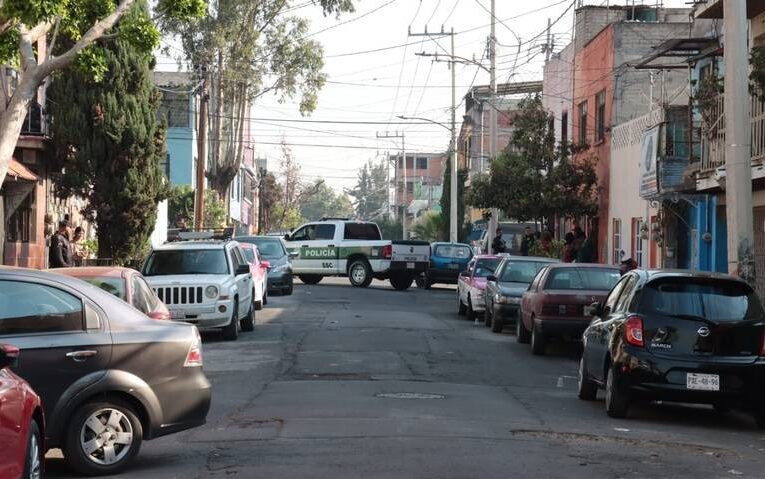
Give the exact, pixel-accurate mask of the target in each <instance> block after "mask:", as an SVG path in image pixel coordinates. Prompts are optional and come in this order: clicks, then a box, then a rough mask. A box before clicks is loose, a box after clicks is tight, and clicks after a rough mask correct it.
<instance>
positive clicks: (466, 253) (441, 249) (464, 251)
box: [433, 244, 473, 259]
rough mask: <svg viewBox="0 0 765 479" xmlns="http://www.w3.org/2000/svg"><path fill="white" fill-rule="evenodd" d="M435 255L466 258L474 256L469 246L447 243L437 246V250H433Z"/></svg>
mask: <svg viewBox="0 0 765 479" xmlns="http://www.w3.org/2000/svg"><path fill="white" fill-rule="evenodd" d="M433 256H438V257H440V258H457V259H464V258H470V257H471V256H473V254H472V253H471V251H470V248H468V247H467V246H457V245H451V244H445V245H439V246H436V248H435V250H434V251H433Z"/></svg>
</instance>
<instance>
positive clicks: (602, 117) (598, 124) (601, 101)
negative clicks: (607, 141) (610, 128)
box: [595, 90, 606, 142]
mask: <svg viewBox="0 0 765 479" xmlns="http://www.w3.org/2000/svg"><path fill="white" fill-rule="evenodd" d="M605 137H606V91H605V90H603V91H601V92H600V93H598V94H597V95H595V141H596V142H598V141H602V140H603V138H605Z"/></svg>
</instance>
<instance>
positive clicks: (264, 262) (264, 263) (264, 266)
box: [260, 261, 271, 269]
mask: <svg viewBox="0 0 765 479" xmlns="http://www.w3.org/2000/svg"><path fill="white" fill-rule="evenodd" d="M260 267H261V268H263V269H268V268H270V267H271V263H269V262H268V261H261V262H260Z"/></svg>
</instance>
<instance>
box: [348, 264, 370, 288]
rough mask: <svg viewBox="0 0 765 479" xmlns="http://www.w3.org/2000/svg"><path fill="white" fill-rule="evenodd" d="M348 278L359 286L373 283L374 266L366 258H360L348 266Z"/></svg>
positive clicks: (354, 284) (363, 286)
mask: <svg viewBox="0 0 765 479" xmlns="http://www.w3.org/2000/svg"><path fill="white" fill-rule="evenodd" d="M348 279H349V280H350V281H351V284H352V285H353V286H356V287H357V288H366V287H367V286H369V285H370V284H372V267H371V266H369V262H368V261H367V260H365V259H358V260H356V261H354V262H353V263H351V266H350V267H349V268H348Z"/></svg>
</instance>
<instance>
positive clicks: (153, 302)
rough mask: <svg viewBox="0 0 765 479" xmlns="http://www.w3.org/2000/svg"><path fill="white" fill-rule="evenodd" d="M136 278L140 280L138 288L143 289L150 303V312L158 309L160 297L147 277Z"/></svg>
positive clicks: (142, 293)
mask: <svg viewBox="0 0 765 479" xmlns="http://www.w3.org/2000/svg"><path fill="white" fill-rule="evenodd" d="M135 278H136V280H137V282H138V290H139V291H141V295H142V296H143V297H144V299H145V300H146V304H148V305H149V308H150V309H149V312H151V311H154V310H155V309H157V306H159V304H158V302H159V298H158V297H157V295H156V294H154V290H152V289H151V287H150V286H149V284H148V283H147V282H146V280H145V279H143V278H141V277H140V276H135Z"/></svg>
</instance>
